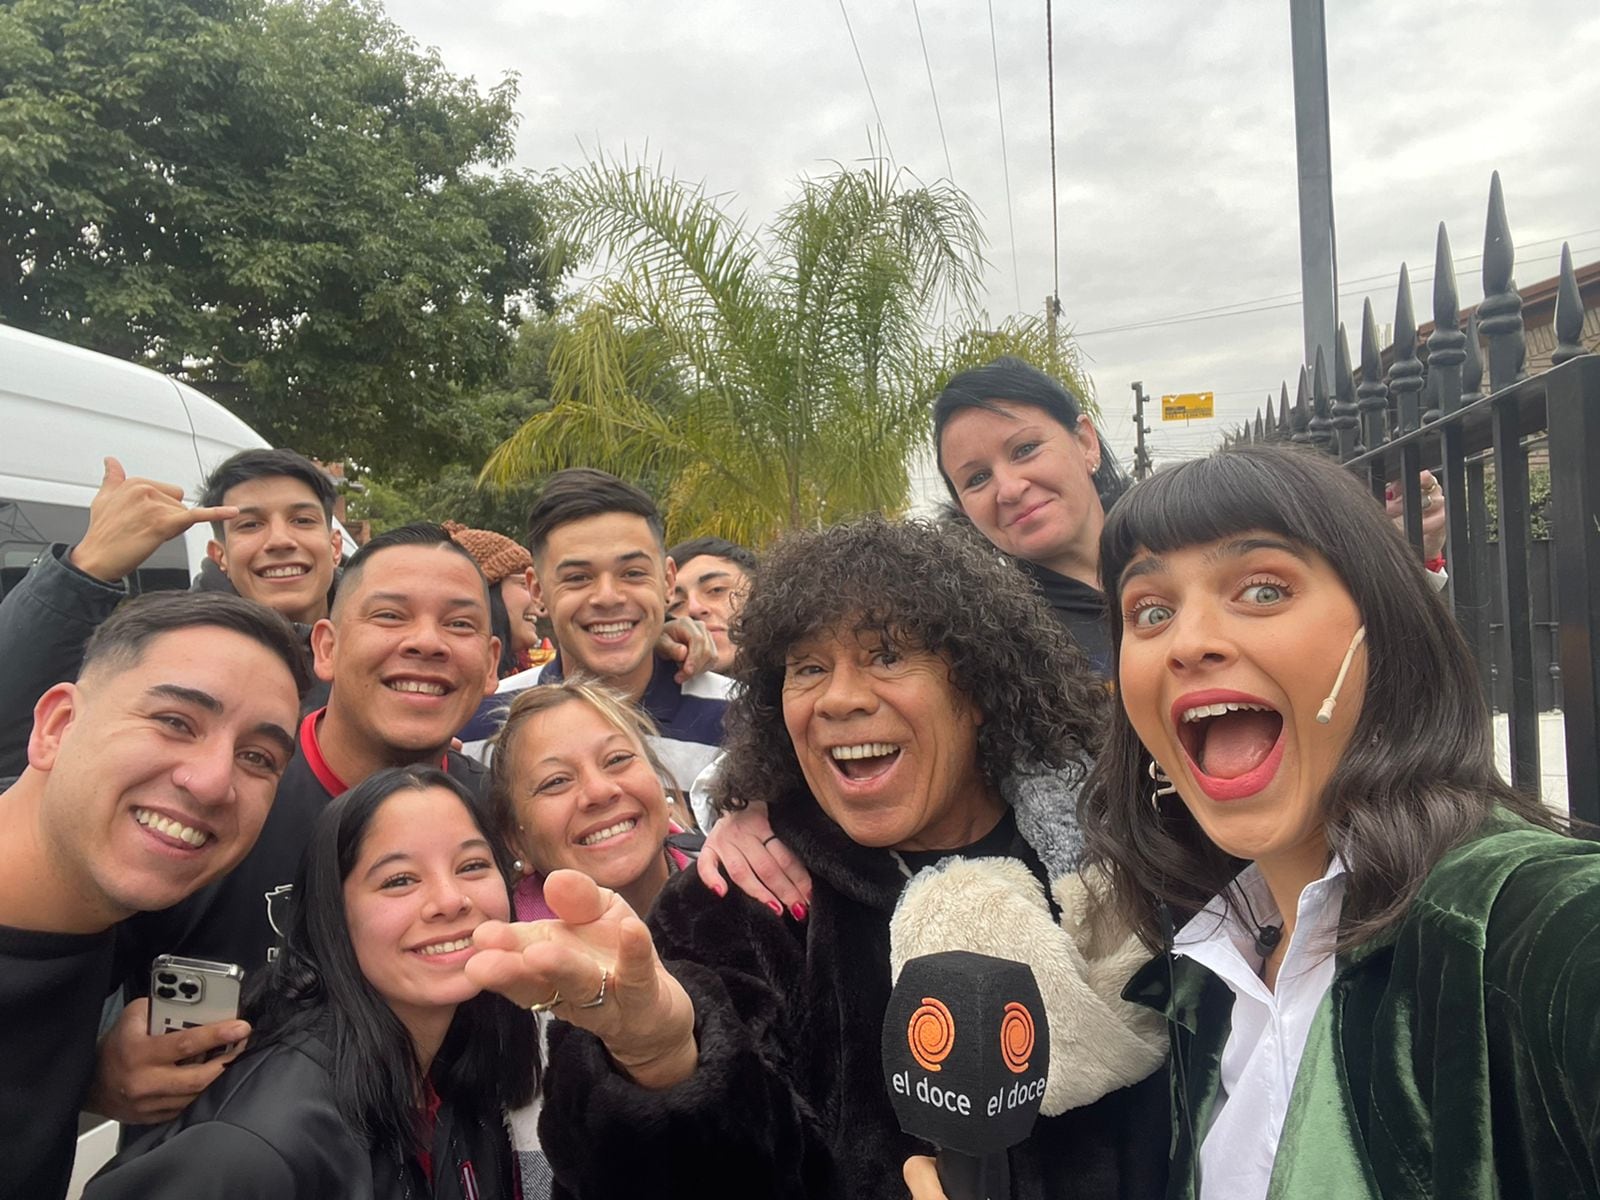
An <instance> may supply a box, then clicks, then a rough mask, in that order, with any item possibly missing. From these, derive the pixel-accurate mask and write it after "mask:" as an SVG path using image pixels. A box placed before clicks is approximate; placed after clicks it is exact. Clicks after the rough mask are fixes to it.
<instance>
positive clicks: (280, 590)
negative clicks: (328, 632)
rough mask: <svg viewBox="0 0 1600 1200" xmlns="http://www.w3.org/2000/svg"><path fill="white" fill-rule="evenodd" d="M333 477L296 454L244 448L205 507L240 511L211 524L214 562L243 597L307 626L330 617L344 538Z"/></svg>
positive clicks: (212, 481)
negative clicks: (336, 523)
mask: <svg viewBox="0 0 1600 1200" xmlns="http://www.w3.org/2000/svg"><path fill="white" fill-rule="evenodd" d="M337 495H338V493H337V492H336V491H335V490H334V486H333V480H331V479H330V478H328V473H327V472H326V471H324V470H322V468H320V467H318V466H317V465H316V464H315V463H313V462H312V461H311V460H310V459H308V458H305V457H303V456H302V455H299V454H296V453H295V452H294V451H293V450H242V451H240V452H239V453H238V454H235V455H233V456H232V457H231V458H229V459H227V460H225V461H224V462H223V463H222V464H221V465H219V466H218V467H217V469H216V470H214V471H212V472H211V475H210V477H209V478H207V479H206V482H205V487H204V488H203V490H202V491H201V495H200V503H201V504H202V505H203V506H205V507H208V508H216V507H227V508H232V509H236V510H237V512H236V514H235V515H234V516H231V517H226V518H223V519H221V520H214V521H212V523H211V531H212V534H213V535H214V536H213V537H212V540H211V542H210V544H209V545H208V546H207V547H206V554H207V556H208V557H209V558H210V560H211V561H212V562H214V563H216V565H217V567H218V568H219V569H220V570H221V571H222V573H223V574H224V575H226V576H227V577H228V582H229V583H230V584H231V585H232V586H233V590H234V591H236V592H238V593H239V594H240V595H241V596H246V597H248V598H249V599H251V600H255V601H258V602H260V603H262V604H265V605H266V606H267V607H268V608H271V609H274V610H276V611H277V612H280V613H282V614H283V615H284V616H286V617H288V618H289V619H290V620H291V621H294V622H295V623H296V624H300V625H313V624H315V623H316V622H317V621H320V620H321V619H322V618H323V617H326V616H327V615H328V604H329V599H328V597H329V595H330V594H331V592H332V590H333V575H334V569H335V568H336V567H337V566H338V565H339V554H340V536H339V531H338V530H337V529H335V528H334V526H333V503H334V500H335V499H336V498H337Z"/></svg>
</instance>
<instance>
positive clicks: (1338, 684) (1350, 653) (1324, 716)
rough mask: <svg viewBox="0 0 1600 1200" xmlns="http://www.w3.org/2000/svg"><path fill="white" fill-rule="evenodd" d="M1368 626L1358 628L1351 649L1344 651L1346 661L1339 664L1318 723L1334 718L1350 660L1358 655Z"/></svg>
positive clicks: (1319, 710)
mask: <svg viewBox="0 0 1600 1200" xmlns="http://www.w3.org/2000/svg"><path fill="white" fill-rule="evenodd" d="M1366 636H1367V627H1366V626H1365V625H1363V626H1362V627H1361V628H1360V629H1357V630H1356V635H1355V637H1353V638H1351V639H1350V649H1348V650H1346V651H1345V652H1344V662H1342V663H1340V664H1339V675H1338V677H1337V678H1336V679H1334V681H1333V691H1331V692H1329V693H1328V698H1327V699H1326V700H1324V701H1323V702H1322V707H1321V708H1319V709H1317V724H1318V725H1326V724H1327V723H1328V722H1329V721H1331V720H1333V706H1334V705H1335V704H1337V703H1339V689H1340V688H1342V687H1343V686H1344V677H1345V676H1346V675H1347V674H1349V673H1350V660H1351V659H1353V658H1355V656H1356V647H1357V646H1359V645H1361V643H1362V642H1363V641H1365V640H1366Z"/></svg>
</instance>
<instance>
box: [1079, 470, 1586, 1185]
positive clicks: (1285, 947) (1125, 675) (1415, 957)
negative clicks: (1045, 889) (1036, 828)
mask: <svg viewBox="0 0 1600 1200" xmlns="http://www.w3.org/2000/svg"><path fill="white" fill-rule="evenodd" d="M1100 561H1101V568H1102V570H1103V572H1104V577H1105V580H1106V583H1107V586H1108V590H1109V593H1110V595H1111V596H1112V598H1113V603H1112V605H1111V644H1112V648H1113V650H1114V651H1115V652H1116V656H1117V658H1116V661H1117V669H1116V672H1115V676H1114V678H1115V683H1116V687H1117V694H1118V698H1119V701H1120V705H1119V709H1118V712H1117V713H1116V715H1115V716H1114V718H1113V723H1112V727H1111V732H1110V735H1109V738H1108V741H1107V744H1106V746H1105V747H1104V749H1103V750H1102V751H1101V755H1100V759H1099V762H1098V766H1097V769H1096V773H1095V776H1094V778H1093V780H1092V781H1091V784H1090V787H1089V789H1088V791H1087V793H1086V795H1085V798H1084V802H1083V804H1082V805H1081V809H1080V811H1081V816H1082V819H1083V821H1084V824H1085V827H1086V830H1087V832H1088V837H1089V848H1090V854H1091V858H1092V859H1094V860H1097V861H1098V863H1099V864H1100V865H1101V866H1103V868H1104V869H1105V870H1106V872H1107V873H1108V875H1109V878H1110V882H1111V887H1112V894H1113V896H1114V898H1115V908H1116V910H1117V915H1118V916H1119V917H1120V925H1119V927H1124V928H1125V927H1126V926H1127V925H1128V924H1131V925H1132V926H1133V927H1134V928H1135V929H1136V930H1138V932H1139V933H1140V934H1141V935H1142V937H1143V939H1144V941H1145V942H1146V944H1147V945H1148V946H1149V947H1150V948H1151V949H1152V950H1155V951H1158V952H1159V957H1158V958H1157V959H1156V960H1155V961H1154V962H1152V963H1151V964H1150V965H1149V966H1148V967H1147V968H1146V969H1145V970H1144V971H1143V972H1142V973H1141V974H1140V975H1139V976H1136V977H1135V979H1134V981H1133V982H1132V983H1131V984H1130V985H1129V988H1128V991H1127V992H1126V995H1127V996H1128V997H1129V998H1130V999H1137V1000H1139V1001H1140V1002H1142V1003H1144V1004H1146V1005H1147V1006H1149V1007H1151V1008H1153V1009H1155V1010H1156V1011H1158V1012H1160V1013H1161V1014H1163V1016H1165V1018H1166V1019H1167V1021H1168V1025H1169V1030H1170V1032H1171V1037H1172V1041H1173V1063H1172V1071H1171V1086H1172V1093H1173V1111H1174V1113H1175V1115H1176V1118H1177V1124H1178V1128H1177V1129H1176V1137H1175V1140H1174V1142H1173V1150H1172V1163H1171V1165H1172V1171H1171V1176H1170V1180H1171V1182H1170V1190H1169V1195H1172V1196H1199V1197H1201V1198H1202V1200H1217V1198H1220V1197H1227V1198H1228V1200H1236V1198H1237V1200H1250V1198H1252V1197H1264V1196H1267V1195H1271V1196H1273V1197H1285V1198H1292V1197H1299V1196H1330V1195H1337V1196H1341V1197H1346V1196H1369V1195H1370V1196H1400V1195H1406V1196H1461V1197H1466V1196H1486V1195H1503V1196H1519V1197H1543V1196H1574V1195H1593V1194H1595V1191H1596V1179H1597V1178H1600V1139H1597V1136H1596V1126H1595V1121H1594V1114H1595V1111H1596V1107H1597V1101H1600V1084H1597V1083H1596V1082H1595V1079H1596V1068H1597V1066H1600V1046H1597V1043H1596V1040H1595V1037H1594V1030H1595V1013H1596V1011H1597V1006H1600V937H1597V936H1596V933H1595V930H1596V929H1597V928H1600V846H1596V845H1595V844H1594V843H1592V842H1588V841H1580V840H1577V839H1574V838H1571V837H1568V836H1564V835H1563V834H1562V833H1561V832H1560V831H1559V823H1558V821H1557V819H1556V818H1555V817H1553V816H1552V815H1551V814H1550V813H1549V812H1548V811H1547V810H1545V809H1544V808H1542V807H1541V806H1540V805H1539V803H1538V802H1537V801H1536V800H1535V799H1533V798H1530V797H1527V796H1524V795H1522V794H1520V793H1518V792H1515V791H1513V790H1511V789H1510V788H1509V787H1507V786H1506V784H1505V783H1504V782H1503V781H1502V780H1501V778H1500V776H1499V774H1498V773H1497V771H1496V768H1495V764H1494V750H1493V738H1492V733H1491V727H1490V723H1489V716H1488V712H1487V710H1486V708H1485V706H1484V702H1483V698H1482V695H1481V693H1480V690H1479V687H1478V682H1477V674H1476V670H1475V668H1474V664H1473V662H1472V660H1471V657H1470V655H1469V653H1468V651H1467V649H1466V646H1465V644H1464V642H1463V641H1462V639H1461V636H1460V634H1459V632H1458V630H1457V628H1456V625H1455V622H1454V620H1453V618H1452V617H1451V615H1450V614H1449V612H1448V611H1447V610H1446V609H1445V607H1444V605H1443V604H1442V603H1440V601H1439V600H1438V598H1437V596H1436V595H1435V594H1434V589H1433V588H1432V587H1431V586H1430V585H1429V584H1428V582H1427V581H1426V580H1425V578H1424V574H1423V572H1422V571H1421V570H1419V569H1418V565H1417V561H1416V557H1415V555H1414V553H1413V552H1412V551H1411V549H1410V548H1409V547H1408V546H1407V545H1406V544H1405V543H1404V542H1403V541H1402V539H1401V538H1400V537H1399V536H1398V535H1397V533H1396V531H1395V530H1394V528H1393V526H1392V525H1391V524H1390V523H1389V522H1388V521H1387V520H1386V519H1385V518H1384V515H1383V511H1382V509H1380V508H1379V507H1378V506H1377V505H1376V504H1374V503H1373V502H1372V501H1371V499H1370V497H1368V496H1367V495H1366V494H1365V493H1364V492H1363V490H1362V489H1361V488H1360V487H1359V485H1358V484H1357V483H1356V481H1355V480H1354V479H1353V478H1352V477H1351V476H1350V475H1349V473H1348V472H1346V471H1344V470H1343V469H1342V468H1340V467H1339V466H1337V465H1336V464H1335V463H1333V462H1331V461H1330V460H1328V459H1327V458H1325V457H1322V456H1320V455H1316V454H1309V453H1301V452H1296V451H1293V450H1290V449H1276V448H1265V447H1254V448H1239V449H1234V450H1228V451H1223V452H1220V453H1218V454H1215V455H1213V456H1211V457H1210V458H1206V459H1200V460H1196V461H1193V462H1188V463H1184V464H1181V465H1179V466H1177V467H1174V468H1172V469H1170V470H1168V471H1164V472H1161V473H1159V474H1157V475H1156V476H1155V477H1154V478H1153V479H1151V480H1150V481H1149V482H1147V483H1144V484H1141V485H1140V486H1139V488H1138V489H1136V490H1135V491H1134V492H1132V493H1130V494H1129V496H1128V497H1127V498H1126V499H1125V500H1124V501H1123V502H1122V503H1121V504H1120V505H1118V507H1117V508H1116V509H1115V510H1114V511H1113V512H1112V513H1111V514H1110V516H1109V518H1108V520H1107V522H1106V526H1105V529H1104V532H1103V534H1102V537H1101V542H1100Z"/></svg>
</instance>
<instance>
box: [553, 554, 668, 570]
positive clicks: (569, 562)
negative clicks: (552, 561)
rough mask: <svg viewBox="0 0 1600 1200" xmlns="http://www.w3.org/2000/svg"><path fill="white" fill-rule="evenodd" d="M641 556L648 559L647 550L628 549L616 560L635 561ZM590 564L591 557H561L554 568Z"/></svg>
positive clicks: (592, 564)
mask: <svg viewBox="0 0 1600 1200" xmlns="http://www.w3.org/2000/svg"><path fill="white" fill-rule="evenodd" d="M641 558H642V559H645V560H647V561H648V560H649V558H650V554H649V551H646V550H629V551H627V552H626V553H624V554H619V555H617V556H616V561H617V562H619V563H625V562H634V561H636V560H638V559H641ZM592 566H594V559H592V558H563V559H562V560H561V561H560V562H558V563H557V564H556V570H558V571H564V570H566V569H567V568H568V567H592Z"/></svg>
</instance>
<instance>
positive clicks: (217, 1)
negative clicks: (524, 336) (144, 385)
mask: <svg viewBox="0 0 1600 1200" xmlns="http://www.w3.org/2000/svg"><path fill="white" fill-rule="evenodd" d="M0 62H3V63H4V64H5V69H4V72H3V74H0V319H3V320H5V321H7V322H9V323H11V324H14V325H17V326H20V327H22V328H25V329H31V330H35V331H37V332H40V333H44V334H47V335H49V336H52V337H58V338H63V339H65V340H68V341H72V342H76V343H79V344H82V345H86V346H90V347H92V348H94V349H97V350H102V351H105V352H107V353H110V354H114V355H117V356H119V357H124V358H134V359H138V360H140V361H143V362H146V363H148V364H149V365H152V366H155V367H158V368H159V369H162V370H165V371H167V372H169V373H172V374H175V375H179V376H181V377H183V378H186V379H188V380H190V381H191V382H193V383H195V384H196V385H197V386H199V387H201V388H202V389H203V390H205V391H208V392H210V393H211V394H213V395H215V396H216V397H217V398H218V399H220V400H222V401H223V402H224V403H226V404H228V405H229V406H230V407H231V408H233V409H234V410H235V411H236V412H238V413H239V415H240V416H242V417H244V418H245V419H246V420H247V421H249V422H250V423H251V424H253V425H254V426H255V427H256V428H257V429H259V430H260V431H261V432H262V433H263V434H264V435H265V436H266V437H268V438H270V439H271V440H273V441H274V442H276V443H278V444H281V445H289V446H293V447H295V448H296V449H299V450H302V451H304V452H306V453H310V454H315V455H318V456H320V457H323V458H329V459H340V458H351V459H354V460H356V461H358V462H362V463H365V464H368V465H372V464H394V465H403V466H407V467H410V468H417V467H420V466H422V465H424V464H432V465H436V464H439V463H446V462H450V461H452V460H453V459H457V458H460V457H461V456H462V455H463V454H464V453H465V451H466V449H467V448H468V447H469V446H470V444H471V443H472V442H473V441H474V437H475V434H474V428H473V422H474V421H475V420H476V419H477V417H478V415H479V414H478V412H477V411H476V410H475V408H474V406H473V405H472V404H470V403H467V402H466V400H465V398H466V397H470V396H472V395H473V394H475V393H477V392H479V391H482V390H483V389H484V388H485V387H487V386H490V385H493V384H495V383H496V382H497V381H498V380H500V379H501V378H502V377H503V375H504V372H505V367H506V362H505V360H506V354H507V347H508V343H509V339H510V331H511V329H512V328H513V327H514V326H515V323H516V320H517V318H518V316H519V313H520V311H521V309H522V308H523V307H524V306H526V305H527V304H528V303H529V301H530V300H532V301H533V302H534V303H536V304H540V305H543V306H545V307H548V306H549V305H550V304H551V303H552V289H553V287H554V286H555V283H556V281H557V277H558V273H559V272H558V270H557V268H556V266H555V260H554V256H553V255H552V252H551V250H550V242H549V239H548V236H547V233H546V230H547V223H546V204H545V201H544V198H543V182H542V180H541V179H540V178H538V177H534V176H530V175H528V174H525V173H516V172H508V171H496V170H492V169H491V168H499V167H501V166H503V164H504V163H505V162H506V161H507V160H508V159H509V157H510V154H511V151H512V143H513V135H514V127H515V113H514V107H513V102H514V99H515V94H516V86H515V81H514V80H513V79H509V78H508V79H506V80H505V81H503V82H501V83H500V84H498V85H497V86H495V87H493V88H490V89H489V90H488V91H487V92H481V91H480V90H479V89H478V87H477V86H476V84H475V83H474V82H473V81H472V80H470V79H463V78H460V77H457V76H454V75H452V74H450V73H449V72H448V71H447V70H446V69H445V67H444V64H443V63H442V62H441V61H440V60H439V58H438V56H437V54H435V53H433V52H432V51H426V50H423V49H421V48H420V47H418V46H417V44H416V43H415V42H413V41H412V40H411V39H410V38H408V37H407V36H406V35H405V34H404V33H403V32H401V31H400V30H399V29H398V28H397V27H395V26H394V25H393V24H391V23H390V22H388V21H387V20H385V19H384V17H383V15H382V10H381V8H380V7H379V5H378V4H377V3H376V0H11V2H8V3H5V4H0Z"/></svg>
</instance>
